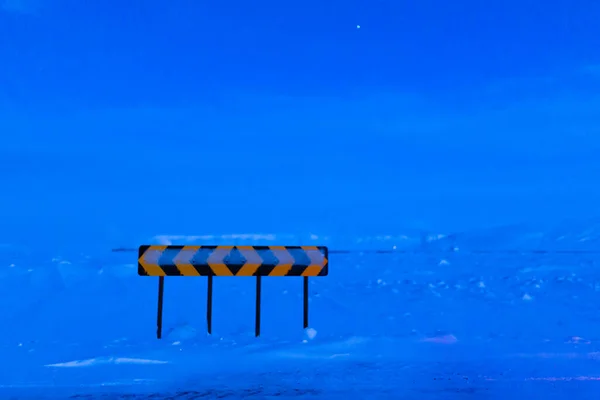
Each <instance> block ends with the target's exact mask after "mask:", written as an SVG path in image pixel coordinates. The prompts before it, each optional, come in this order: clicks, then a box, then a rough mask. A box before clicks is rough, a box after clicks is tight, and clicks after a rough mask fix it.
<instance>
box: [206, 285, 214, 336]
mask: <svg viewBox="0 0 600 400" xmlns="http://www.w3.org/2000/svg"><path fill="white" fill-rule="evenodd" d="M212 296H213V277H212V275H209V276H208V291H207V297H206V327H207V330H208V334H209V335H212Z"/></svg>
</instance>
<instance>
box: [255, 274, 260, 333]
mask: <svg viewBox="0 0 600 400" xmlns="http://www.w3.org/2000/svg"><path fill="white" fill-rule="evenodd" d="M260 279H261V277H260V276H257V277H256V320H255V323H254V332H255V335H256V337H259V336H260V283H261V281H260Z"/></svg>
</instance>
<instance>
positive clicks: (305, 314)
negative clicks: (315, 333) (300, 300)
mask: <svg viewBox="0 0 600 400" xmlns="http://www.w3.org/2000/svg"><path fill="white" fill-rule="evenodd" d="M306 328H308V276H305V277H304V329H306Z"/></svg>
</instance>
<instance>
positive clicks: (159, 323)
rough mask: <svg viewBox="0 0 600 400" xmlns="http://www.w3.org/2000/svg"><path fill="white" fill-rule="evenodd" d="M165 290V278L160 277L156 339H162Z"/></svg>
mask: <svg viewBox="0 0 600 400" xmlns="http://www.w3.org/2000/svg"><path fill="white" fill-rule="evenodd" d="M164 290H165V277H164V276H159V277H158V312H157V315H156V338H157V339H160V338H161V337H162V313H163V292H164Z"/></svg>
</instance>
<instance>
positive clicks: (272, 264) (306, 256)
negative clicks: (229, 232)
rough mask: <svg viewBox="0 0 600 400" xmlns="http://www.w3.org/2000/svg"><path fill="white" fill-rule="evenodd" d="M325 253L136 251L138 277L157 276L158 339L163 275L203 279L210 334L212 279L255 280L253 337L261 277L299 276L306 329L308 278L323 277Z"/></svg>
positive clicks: (304, 249)
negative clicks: (202, 277)
mask: <svg viewBox="0 0 600 400" xmlns="http://www.w3.org/2000/svg"><path fill="white" fill-rule="evenodd" d="M328 258H329V254H328V250H327V247H324V246H164V245H143V246H140V247H139V250H138V275H140V276H157V277H158V311H157V322H156V325H157V331H156V336H157V338H158V339H160V338H161V336H162V310H163V293H164V287H165V282H164V278H165V277H166V276H206V277H207V278H208V293H207V301H206V323H207V328H208V333H209V334H210V333H212V293H213V277H215V276H255V277H256V320H255V334H256V336H259V335H260V298H261V283H262V282H261V278H262V277H263V276H301V277H303V278H304V279H303V281H304V285H303V286H304V287H303V289H304V290H303V292H304V328H308V278H309V277H310V276H327V274H328V267H329V261H328Z"/></svg>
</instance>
